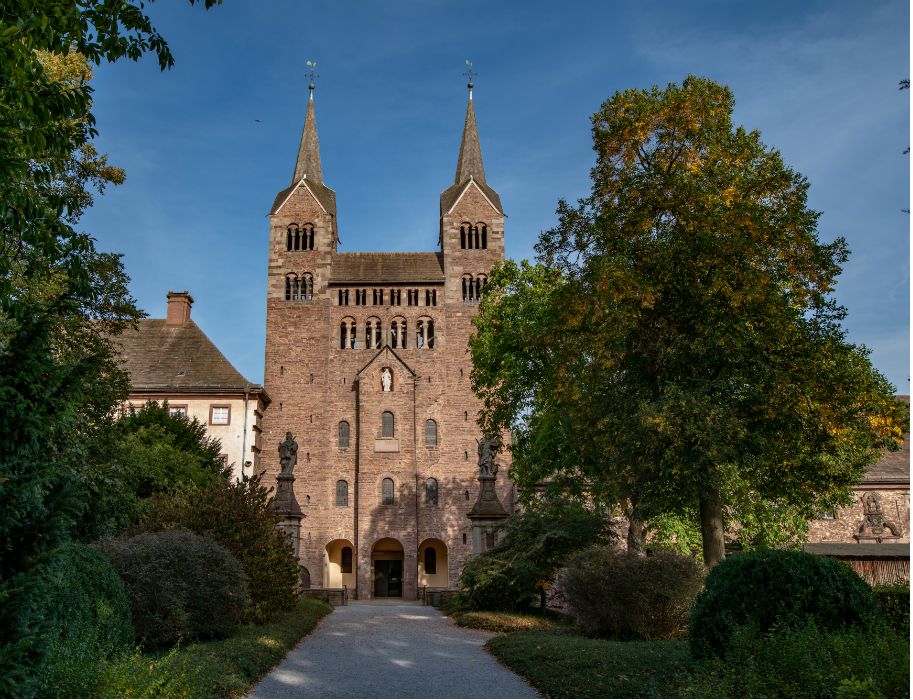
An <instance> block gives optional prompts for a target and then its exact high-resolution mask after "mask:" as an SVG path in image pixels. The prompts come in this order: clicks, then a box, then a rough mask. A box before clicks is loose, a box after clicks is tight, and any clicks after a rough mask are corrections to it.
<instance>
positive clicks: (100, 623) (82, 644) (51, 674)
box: [29, 543, 133, 698]
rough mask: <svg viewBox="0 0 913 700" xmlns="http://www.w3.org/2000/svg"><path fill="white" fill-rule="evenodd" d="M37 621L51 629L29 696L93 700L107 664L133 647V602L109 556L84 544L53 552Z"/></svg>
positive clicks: (35, 669)
mask: <svg viewBox="0 0 913 700" xmlns="http://www.w3.org/2000/svg"><path fill="white" fill-rule="evenodd" d="M45 583H46V584H47V588H46V596H45V597H44V598H43V599H42V603H41V609H40V610H39V611H38V617H40V618H41V619H43V620H46V621H47V622H48V623H49V624H50V629H49V630H48V632H47V635H46V638H45V641H46V646H45V656H44V659H43V660H42V662H41V663H40V664H38V665H37V666H36V667H35V668H34V677H33V682H32V685H31V687H30V688H29V694H30V695H33V696H35V697H71V698H72V697H89V696H90V695H91V693H92V691H93V689H94V687H95V683H96V682H97V680H98V669H99V667H100V665H101V664H102V662H103V661H104V660H105V659H107V658H108V657H111V656H113V655H115V654H117V653H119V652H121V651H123V650H125V649H126V648H127V647H129V646H130V645H131V644H132V643H133V625H132V624H131V623H130V601H129V600H128V599H127V593H126V591H125V590H124V584H123V583H122V582H121V580H120V578H119V577H118V575H117V572H116V571H115V570H114V569H113V568H112V566H111V564H110V563H109V562H108V560H107V559H106V558H105V556H104V555H103V554H102V553H101V552H99V551H97V550H95V549H93V548H92V547H89V546H88V545H84V544H76V543H72V544H67V545H64V546H63V547H61V548H60V549H58V550H56V551H55V552H54V557H53V560H52V563H51V565H50V566H49V567H48V576H47V579H46V581H45Z"/></svg>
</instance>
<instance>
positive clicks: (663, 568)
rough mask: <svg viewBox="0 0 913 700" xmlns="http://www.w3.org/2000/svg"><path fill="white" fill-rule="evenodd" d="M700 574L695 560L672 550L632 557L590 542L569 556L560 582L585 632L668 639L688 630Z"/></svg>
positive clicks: (701, 575) (698, 587) (621, 636)
mask: <svg viewBox="0 0 913 700" xmlns="http://www.w3.org/2000/svg"><path fill="white" fill-rule="evenodd" d="M702 577H703V568H702V567H701V565H700V564H699V563H698V562H696V561H695V560H694V559H692V558H691V557H688V556H684V555H681V554H676V553H674V552H660V553H658V554H654V555H653V556H649V557H632V556H627V555H625V554H616V553H615V552H613V551H612V549H611V547H592V548H590V549H586V550H583V551H582V552H579V553H578V554H576V555H575V556H574V557H572V558H571V560H570V561H569V562H568V564H567V567H566V568H565V569H564V570H563V571H562V573H561V576H560V579H559V582H560V583H559V585H560V587H561V589H562V592H563V594H564V597H565V600H566V601H567V605H568V609H569V612H570V613H571V615H572V616H573V617H574V618H575V620H576V622H577V626H578V627H579V628H580V629H581V630H582V631H583V632H584V633H586V634H590V635H596V636H603V637H616V638H621V639H673V638H676V637H679V636H684V634H685V632H686V631H687V627H688V612H689V610H690V609H691V604H692V603H693V602H694V599H695V597H696V596H697V594H698V592H699V591H700V590H701V579H702Z"/></svg>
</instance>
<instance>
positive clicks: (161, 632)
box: [97, 530, 250, 647]
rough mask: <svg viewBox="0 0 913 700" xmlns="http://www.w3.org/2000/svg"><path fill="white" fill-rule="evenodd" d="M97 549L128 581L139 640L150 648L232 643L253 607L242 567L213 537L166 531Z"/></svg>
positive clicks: (109, 542)
mask: <svg viewBox="0 0 913 700" xmlns="http://www.w3.org/2000/svg"><path fill="white" fill-rule="evenodd" d="M97 546H98V547H99V548H100V549H101V551H102V552H104V554H105V555H106V556H107V557H108V558H109V559H110V560H111V563H112V565H113V566H114V568H115V569H116V570H117V573H118V574H119V575H120V577H121V579H123V581H124V585H125V586H126V589H127V595H128V596H129V598H130V606H131V609H132V611H133V624H134V627H135V628H136V635H137V637H138V639H139V640H141V641H142V642H144V643H145V644H148V645H149V646H150V647H164V646H169V645H172V644H174V643H175V642H177V641H178V640H182V639H185V640H192V639H218V638H221V637H227V636H228V635H230V634H231V633H232V632H233V631H234V630H235V628H236V627H237V625H238V623H239V622H240V620H241V615H242V613H243V612H244V609H245V608H246V607H247V606H248V605H249V603H250V596H249V594H248V578H247V574H246V573H245V572H244V569H243V568H242V567H241V564H240V563H238V560H237V559H235V558H234V557H233V556H232V555H231V553H230V552H229V551H228V550H227V549H225V548H224V547H222V546H221V545H219V544H217V543H216V542H214V541H213V540H212V539H211V538H209V537H204V536H201V535H196V534H193V533H191V532H185V531H181V530H166V531H163V532H149V533H144V534H141V535H136V536H134V537H122V538H118V539H107V540H100V541H99V543H98V545H97Z"/></svg>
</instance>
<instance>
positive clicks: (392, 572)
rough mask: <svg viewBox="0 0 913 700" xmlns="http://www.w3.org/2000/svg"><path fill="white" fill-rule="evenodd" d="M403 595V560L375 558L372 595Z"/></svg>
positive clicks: (384, 596)
mask: <svg viewBox="0 0 913 700" xmlns="http://www.w3.org/2000/svg"><path fill="white" fill-rule="evenodd" d="M402 595H403V562H402V561H400V560H387V559H377V560H375V562H374V597H375V598H399V597H400V596H402Z"/></svg>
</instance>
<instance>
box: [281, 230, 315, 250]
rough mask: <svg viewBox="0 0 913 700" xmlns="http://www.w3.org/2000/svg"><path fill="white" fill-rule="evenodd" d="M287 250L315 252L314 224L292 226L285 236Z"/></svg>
mask: <svg viewBox="0 0 913 700" xmlns="http://www.w3.org/2000/svg"><path fill="white" fill-rule="evenodd" d="M285 249H286V250H314V224H305V225H304V226H302V227H301V228H298V224H290V225H289V227H288V232H287V233H286V236H285Z"/></svg>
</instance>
